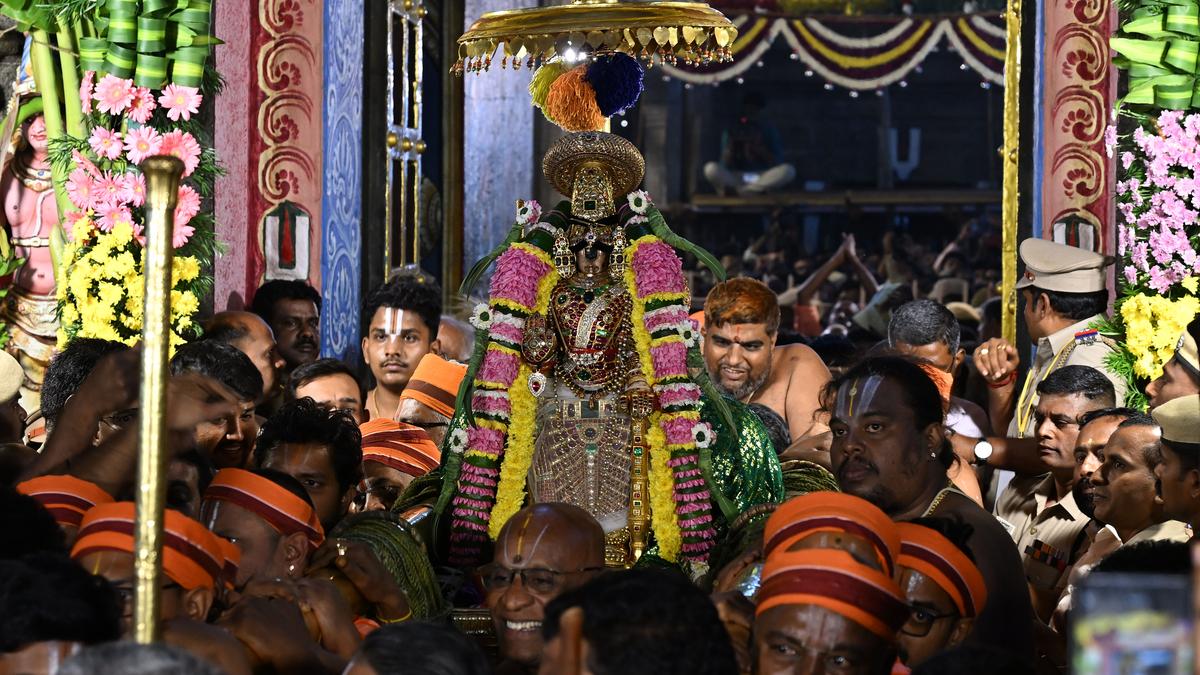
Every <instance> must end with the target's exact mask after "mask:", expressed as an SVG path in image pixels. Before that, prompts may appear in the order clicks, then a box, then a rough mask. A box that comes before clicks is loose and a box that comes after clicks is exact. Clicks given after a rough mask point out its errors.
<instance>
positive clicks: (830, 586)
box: [755, 549, 909, 640]
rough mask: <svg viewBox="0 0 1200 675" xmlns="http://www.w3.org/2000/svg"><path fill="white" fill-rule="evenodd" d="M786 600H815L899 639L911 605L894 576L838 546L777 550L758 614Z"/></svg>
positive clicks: (767, 566)
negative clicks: (864, 562)
mask: <svg viewBox="0 0 1200 675" xmlns="http://www.w3.org/2000/svg"><path fill="white" fill-rule="evenodd" d="M781 605H816V606H818V607H824V608H825V609H828V610H829V611H831V612H834V613H837V614H840V615H842V616H844V617H846V618H847V619H850V620H851V621H853V622H855V623H857V624H858V625H860V626H862V627H863V628H866V629H867V630H869V631H871V632H872V633H875V634H876V635H878V636H880V637H882V638H884V639H886V640H894V639H895V638H896V631H898V630H900V627H901V626H903V625H904V622H905V621H907V620H908V615H909V610H908V605H906V604H905V603H904V596H903V595H902V594H901V593H900V588H899V587H898V586H897V585H896V582H895V581H894V580H893V579H892V578H891V577H889V576H887V575H885V574H883V573H882V572H880V571H879V570H876V569H873V568H871V567H868V566H866V565H864V564H862V563H860V562H858V561H856V560H855V559H854V557H853V556H851V555H850V554H849V553H847V552H845V551H839V550H835V549H806V550H801V551H783V550H777V551H776V552H775V553H773V554H772V555H769V556H767V561H766V563H765V564H764V565H763V573H762V587H761V588H760V589H759V591H758V606H757V607H756V609H755V614H756V615H757V614H762V613H763V612H765V611H767V610H768V609H771V608H772V607H778V606H781Z"/></svg>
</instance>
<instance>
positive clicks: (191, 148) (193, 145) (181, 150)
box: [158, 129, 200, 177]
mask: <svg viewBox="0 0 1200 675" xmlns="http://www.w3.org/2000/svg"><path fill="white" fill-rule="evenodd" d="M158 151H159V153H161V154H164V155H175V156H176V157H178V158H179V159H181V160H183V175H184V176H185V177H186V176H190V175H192V172H193V171H195V170H196V167H197V166H199V165H200V144H199V143H197V142H196V139H195V138H194V137H193V136H192V135H191V134H189V133H188V132H186V131H182V130H180V129H176V130H175V131H169V132H167V133H165V134H163V137H162V147H160V148H159V149H158Z"/></svg>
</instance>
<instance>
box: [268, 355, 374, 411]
mask: <svg viewBox="0 0 1200 675" xmlns="http://www.w3.org/2000/svg"><path fill="white" fill-rule="evenodd" d="M331 375H346V376H348V377H350V379H352V380H354V383H355V384H357V385H358V396H359V400H360V401H363V402H365V401H366V400H367V390H366V387H365V386H364V385H363V381H362V380H361V379H359V377H358V375H357V374H356V373H355V372H354V370H353V369H352V368H350V366H347V365H346V364H345V363H343V362H342V361H339V360H338V359H317V360H316V361H313V362H312V363H306V364H304V365H302V366H296V369H295V370H293V371H292V375H291V377H290V378H288V382H287V387H286V389H285V390H284V398H285V399H286V400H288V401H295V400H296V390H297V389H299V388H300V387H303V386H304V385H306V384H308V383H309V382H312V381H313V380H316V379H319V378H322V377H329V376H331Z"/></svg>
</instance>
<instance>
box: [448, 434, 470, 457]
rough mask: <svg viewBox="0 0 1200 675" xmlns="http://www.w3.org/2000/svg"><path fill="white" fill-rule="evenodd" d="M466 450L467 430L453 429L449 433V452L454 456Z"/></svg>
mask: <svg viewBox="0 0 1200 675" xmlns="http://www.w3.org/2000/svg"><path fill="white" fill-rule="evenodd" d="M466 449H467V430H466V429H462V428H459V429H455V430H454V431H453V432H451V433H450V452H453V453H455V454H458V453H461V452H462V451H463V450H466Z"/></svg>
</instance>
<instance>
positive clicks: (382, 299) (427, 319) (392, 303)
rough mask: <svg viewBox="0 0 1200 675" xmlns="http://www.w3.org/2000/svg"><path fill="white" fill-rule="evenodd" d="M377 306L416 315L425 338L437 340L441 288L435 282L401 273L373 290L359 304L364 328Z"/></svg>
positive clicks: (440, 317)
mask: <svg viewBox="0 0 1200 675" xmlns="http://www.w3.org/2000/svg"><path fill="white" fill-rule="evenodd" d="M380 307H394V308H395V309H402V310H404V311H406V312H416V313H417V316H419V317H421V321H423V322H424V323H425V327H426V328H428V329H429V339H430V340H436V339H437V332H438V326H440V325H441V322H442V289H441V287H440V286H438V284H437V282H436V281H433V280H432V279H427V278H426V277H424V276H415V275H411V274H404V275H400V276H397V277H393V278H392V279H391V280H390V281H387V282H384V283H383V284H382V285H380V286H377V287H375V289H374V290H372V291H371V292H370V293H369V294H368V295H367V299H366V300H364V301H363V316H362V320H363V326H364V327H365V326H369V325H370V324H371V318H372V317H374V316H375V312H376V311H377V310H378V309H379V308H380ZM363 332H364V333H365V332H366V331H365V330H364V331H363Z"/></svg>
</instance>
